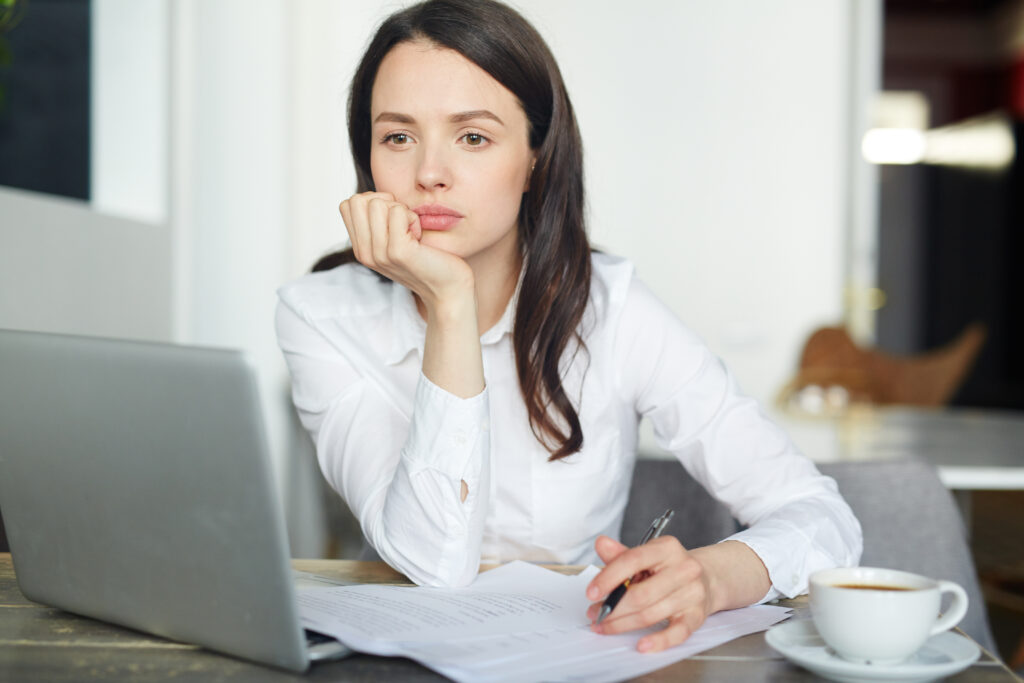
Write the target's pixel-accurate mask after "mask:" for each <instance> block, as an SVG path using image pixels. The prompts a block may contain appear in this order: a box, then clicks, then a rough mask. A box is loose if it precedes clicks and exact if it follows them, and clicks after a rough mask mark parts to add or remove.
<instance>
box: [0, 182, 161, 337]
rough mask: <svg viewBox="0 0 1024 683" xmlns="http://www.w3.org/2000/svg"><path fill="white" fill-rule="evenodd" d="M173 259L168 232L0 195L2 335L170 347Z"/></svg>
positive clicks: (28, 197) (5, 192) (33, 198)
mask: <svg viewBox="0 0 1024 683" xmlns="http://www.w3.org/2000/svg"><path fill="white" fill-rule="evenodd" d="M169 251H170V236H169V234H168V231H167V230H166V227H165V226H158V225H150V224H147V223H140V222H138V221H134V220H131V219H126V218H116V217H112V216H105V215H102V214H98V213H96V212H95V211H93V210H92V207H90V206H89V204H88V203H87V202H83V201H80V200H76V199H65V198H61V197H53V196H49V195H42V194H38V193H35V192H25V191H23V190H14V189H11V188H6V187H0V327H3V328H8V329H20V330H38V331H43V332H57V333H62V334H86V335H95V336H103V337H122V338H125V339H143V340H148V341H168V340H169V339H170V338H171V334H172V330H171V309H172V297H173V293H172V283H171V263H170V260H169V259H168V258H167V254H168V253H169Z"/></svg>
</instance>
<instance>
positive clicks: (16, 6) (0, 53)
mask: <svg viewBox="0 0 1024 683" xmlns="http://www.w3.org/2000/svg"><path fill="white" fill-rule="evenodd" d="M23 16H25V0H0V69H4V68H6V67H9V66H10V65H11V62H13V61H14V53H13V51H12V50H11V45H10V43H8V42H7V34H8V33H9V32H10V31H11V30H12V29H13V28H14V27H15V26H17V25H18V22H20V21H21V18H22V17H23ZM3 108H4V84H3V81H2V80H0V110H3Z"/></svg>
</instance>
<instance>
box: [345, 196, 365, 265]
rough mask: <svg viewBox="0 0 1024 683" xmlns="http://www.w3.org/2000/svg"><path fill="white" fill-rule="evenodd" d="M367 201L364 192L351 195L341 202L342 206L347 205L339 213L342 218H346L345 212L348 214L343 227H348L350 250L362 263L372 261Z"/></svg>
mask: <svg viewBox="0 0 1024 683" xmlns="http://www.w3.org/2000/svg"><path fill="white" fill-rule="evenodd" d="M367 201H368V199H367V197H366V195H365V194H362V195H360V194H357V195H353V196H352V197H349V198H348V199H347V200H345V201H344V202H342V206H343V207H344V206H347V211H346V210H344V209H343V211H342V214H341V217H342V218H346V216H345V214H346V213H347V214H348V217H347V220H346V221H345V227H346V228H348V236H349V239H350V240H351V241H352V251H353V252H354V253H355V255H356V259H357V260H358V261H359V262H360V263H362V264H364V265H370V264H372V262H373V254H372V253H371V251H370V244H371V242H370V221H369V218H368V216H367V215H366V211H367V206H366V205H367Z"/></svg>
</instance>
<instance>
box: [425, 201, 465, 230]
mask: <svg viewBox="0 0 1024 683" xmlns="http://www.w3.org/2000/svg"><path fill="white" fill-rule="evenodd" d="M413 211H414V212H415V213H416V215H417V216H419V217H420V227H422V228H423V229H424V230H448V229H449V228H451V227H452V226H453V225H455V224H456V223H458V222H459V221H460V220H462V214H461V213H459V212H458V211H456V210H455V209H449V208H448V207H447V206H441V205H440V204H430V205H425V206H417V207H416V208H415V209H413Z"/></svg>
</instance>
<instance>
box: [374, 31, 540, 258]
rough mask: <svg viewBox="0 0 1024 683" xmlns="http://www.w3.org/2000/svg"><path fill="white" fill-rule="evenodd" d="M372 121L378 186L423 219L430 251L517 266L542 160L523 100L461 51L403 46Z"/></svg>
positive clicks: (383, 78)
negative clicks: (531, 187) (532, 179)
mask: <svg viewBox="0 0 1024 683" xmlns="http://www.w3.org/2000/svg"><path fill="white" fill-rule="evenodd" d="M370 121H371V125H372V127H373V129H372V130H373V132H372V137H371V141H370V145H371V147H370V170H371V173H372V174H373V182H374V185H375V186H376V188H377V191H379V192H390V193H391V194H393V195H394V196H395V199H396V200H398V201H399V202H402V203H403V204H406V205H407V206H408V207H409V208H410V209H412V210H413V211H415V212H416V213H417V214H419V215H420V224H421V225H422V227H423V237H422V240H421V241H422V243H423V244H426V245H428V246H432V247H436V248H439V249H443V250H445V251H448V252H450V253H452V254H455V255H457V256H460V257H462V258H464V259H466V260H467V261H469V262H470V265H474V262H475V263H476V265H486V264H488V263H494V262H495V261H494V260H495V259H498V260H504V261H506V262H510V261H514V260H515V259H516V258H517V256H516V255H517V244H516V232H517V230H516V226H517V219H518V214H519V204H520V200H521V199H522V194H523V192H524V191H525V189H526V186H527V181H528V179H529V174H530V170H531V165H532V163H533V159H534V155H533V152H532V150H531V149H530V146H529V142H528V140H529V137H528V124H527V120H526V114H525V113H524V112H523V110H522V107H521V106H520V104H519V102H518V100H517V99H516V97H515V95H513V94H512V93H511V92H510V91H509V90H507V89H506V88H505V87H504V86H502V85H501V84H500V83H498V82H497V81H496V80H494V79H493V78H492V77H491V76H490V75H488V74H487V72H485V71H484V70H483V69H481V68H480V67H478V66H477V65H476V64H474V63H473V62H471V61H469V60H468V59H466V58H465V57H463V56H462V55H461V54H459V53H458V52H455V51H454V50H449V49H447V48H439V47H437V46H435V45H433V44H430V43H426V42H415V43H400V44H398V45H396V46H395V47H394V48H393V49H392V50H391V51H390V52H389V53H388V54H387V55H385V57H384V59H383V60H382V61H381V64H380V67H379V69H378V71H377V78H376V80H375V81H374V85H373V95H372V98H371V103H370Z"/></svg>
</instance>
